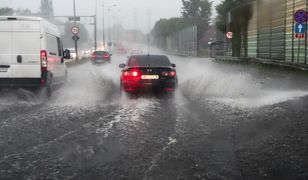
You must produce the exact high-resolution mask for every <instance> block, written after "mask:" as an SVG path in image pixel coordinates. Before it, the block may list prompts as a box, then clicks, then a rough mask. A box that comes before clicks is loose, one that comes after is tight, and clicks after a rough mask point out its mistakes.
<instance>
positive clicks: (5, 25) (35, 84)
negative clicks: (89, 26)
mask: <svg viewBox="0 0 308 180" xmlns="http://www.w3.org/2000/svg"><path fill="white" fill-rule="evenodd" d="M0 39H1V41H2V42H5V43H0V87H1V88H29V89H41V88H43V89H46V92H47V95H48V96H50V95H51V92H52V89H53V87H55V86H58V85H61V84H63V83H64V82H65V80H66V76H67V69H66V65H65V62H64V58H65V59H68V58H70V57H69V56H70V55H69V50H67V51H65V52H64V51H63V47H62V42H61V36H60V32H59V30H58V28H57V26H56V25H54V24H51V23H49V22H48V21H46V20H44V19H42V18H38V17H20V16H16V17H15V16H14V17H13V16H10V17H5V16H2V17H0Z"/></svg>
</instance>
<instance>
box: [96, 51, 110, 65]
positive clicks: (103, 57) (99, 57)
mask: <svg viewBox="0 0 308 180" xmlns="http://www.w3.org/2000/svg"><path fill="white" fill-rule="evenodd" d="M91 60H92V62H93V63H104V62H110V60H111V54H110V53H109V52H107V51H95V52H93V53H92V55H91Z"/></svg>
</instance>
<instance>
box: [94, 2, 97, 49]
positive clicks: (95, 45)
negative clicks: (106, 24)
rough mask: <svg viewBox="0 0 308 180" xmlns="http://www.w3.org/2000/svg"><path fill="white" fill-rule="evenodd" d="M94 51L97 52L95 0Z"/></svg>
mask: <svg viewBox="0 0 308 180" xmlns="http://www.w3.org/2000/svg"><path fill="white" fill-rule="evenodd" d="M94 50H95V51H96V50H97V0H95V15H94Z"/></svg>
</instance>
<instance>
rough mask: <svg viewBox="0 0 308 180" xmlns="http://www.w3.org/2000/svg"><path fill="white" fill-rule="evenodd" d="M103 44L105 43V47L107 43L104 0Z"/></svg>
mask: <svg viewBox="0 0 308 180" xmlns="http://www.w3.org/2000/svg"><path fill="white" fill-rule="evenodd" d="M102 8H103V44H104V48H105V43H106V38H105V5H104V0H103V5H102Z"/></svg>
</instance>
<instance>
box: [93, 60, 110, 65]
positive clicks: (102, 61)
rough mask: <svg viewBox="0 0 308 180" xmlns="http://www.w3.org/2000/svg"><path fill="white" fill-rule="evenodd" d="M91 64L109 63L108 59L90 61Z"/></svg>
mask: <svg viewBox="0 0 308 180" xmlns="http://www.w3.org/2000/svg"><path fill="white" fill-rule="evenodd" d="M92 62H93V63H96V64H100V63H105V62H110V59H92Z"/></svg>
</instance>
